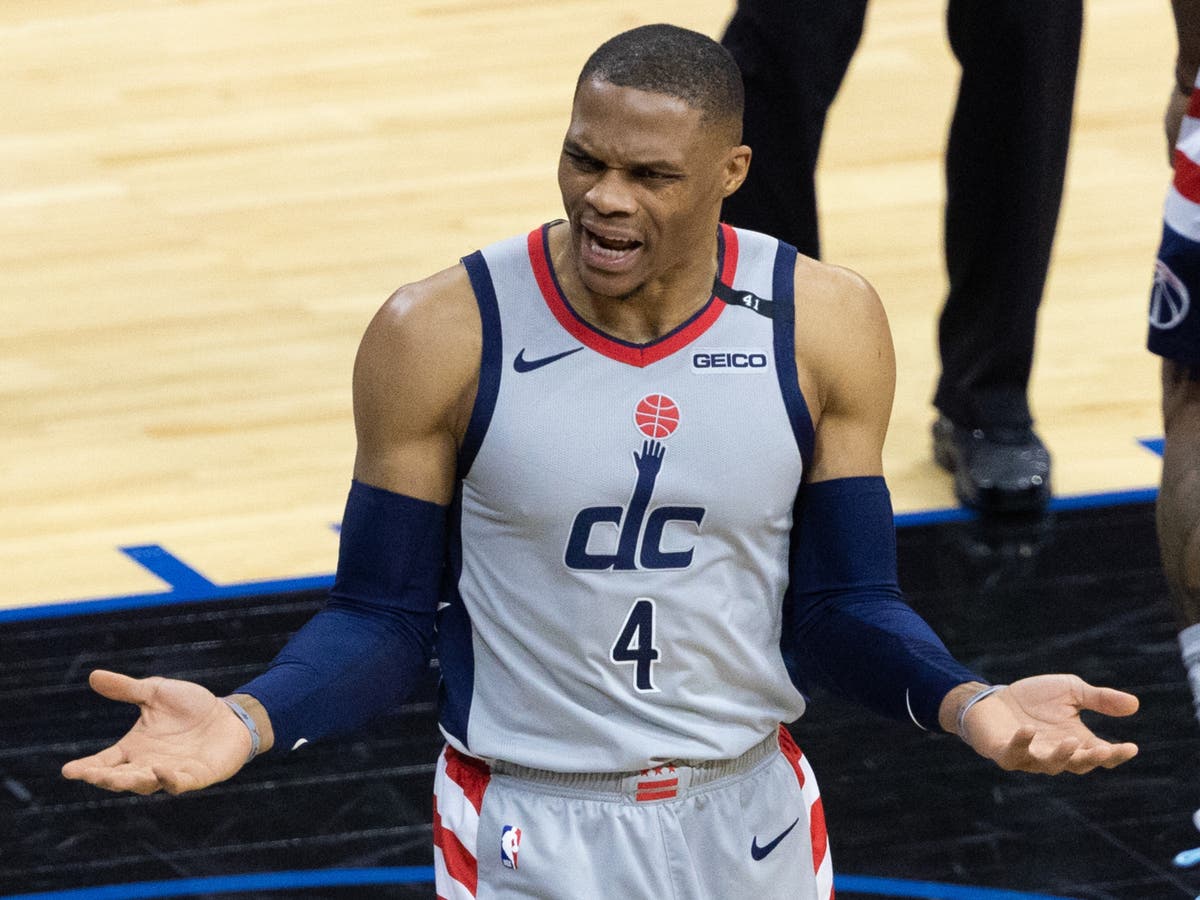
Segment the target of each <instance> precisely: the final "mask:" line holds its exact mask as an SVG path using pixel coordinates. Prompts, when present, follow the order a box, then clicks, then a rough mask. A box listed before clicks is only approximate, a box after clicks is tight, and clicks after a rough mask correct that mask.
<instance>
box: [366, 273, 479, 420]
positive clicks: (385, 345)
mask: <svg viewBox="0 0 1200 900" xmlns="http://www.w3.org/2000/svg"><path fill="white" fill-rule="evenodd" d="M482 345H483V337H482V327H481V325H480V319H479V309H478V306H477V304H476V302H475V295H474V292H473V291H472V290H471V284H470V280H469V279H468V277H467V274H466V271H465V270H464V268H463V267H462V265H457V266H452V267H450V268H448V269H443V270H442V271H440V272H437V273H435V274H433V275H431V276H429V277H428V278H423V279H421V280H420V281H415V282H412V283H411V284H406V285H404V286H402V287H400V288H399V289H397V290H396V291H395V292H394V293H393V294H392V295H391V296H390V297H388V299H387V300H386V301H385V302H384V304H383V305H382V306H381V307H380V308H379V310H378V312H376V313H375V316H374V318H373V319H372V320H371V323H370V324H369V325H368V326H367V329H366V332H365V333H364V334H363V338H362V342H361V343H360V345H359V349H358V357H357V360H356V362H355V385H356V390H357V391H358V392H359V393H360V394H362V395H363V396H368V395H378V397H379V399H380V400H381V402H382V401H384V400H386V396H388V395H393V394H396V395H407V394H410V393H414V392H415V393H421V394H424V395H427V396H428V397H429V398H430V399H432V400H437V399H438V398H442V399H444V400H445V401H446V402H447V403H452V402H457V401H458V399H459V398H461V397H462V396H465V395H466V394H467V393H469V391H470V389H471V386H472V385H473V384H474V382H475V379H477V378H478V374H479V359H480V352H481V348H482Z"/></svg>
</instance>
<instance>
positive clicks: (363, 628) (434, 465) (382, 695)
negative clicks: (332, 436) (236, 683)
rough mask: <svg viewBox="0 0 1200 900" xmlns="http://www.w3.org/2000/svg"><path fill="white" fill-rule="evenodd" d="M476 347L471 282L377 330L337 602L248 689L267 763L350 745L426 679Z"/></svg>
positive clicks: (431, 296)
mask: <svg viewBox="0 0 1200 900" xmlns="http://www.w3.org/2000/svg"><path fill="white" fill-rule="evenodd" d="M479 347H480V334H479V321H478V317H477V314H476V312H475V304H474V298H473V295H472V294H471V291H470V287H469V284H468V282H467V279H466V276H465V273H464V272H463V271H462V270H461V268H456V269H450V270H447V271H445V272H442V273H439V274H438V275H435V276H433V277H432V278H430V279H427V280H426V281H423V282H420V283H418V284H415V285H410V286H408V287H406V288H402V289H401V290H400V291H397V292H396V294H394V295H393V296H392V297H391V298H390V299H389V300H388V302H387V303H386V304H385V305H384V306H383V308H382V309H380V311H379V312H378V313H377V314H376V316H375V318H374V319H373V320H372V322H371V324H370V326H369V327H368V328H367V331H366V333H365V335H364V337H363V340H362V344H361V346H360V348H359V353H358V358H357V360H356V363H355V370H354V419H355V429H356V433H357V437H358V450H357V454H356V457H355V464H354V477H355V483H354V485H353V487H352V488H351V494H350V499H349V500H348V502H347V510H346V516H345V518H344V520H343V524H342V528H343V530H342V540H341V549H340V552H339V557H338V571H337V578H336V580H335V582H334V586H333V588H332V589H331V591H330V598H329V601H328V603H327V605H326V606H325V608H324V609H323V610H322V611H321V612H319V613H318V614H317V615H316V616H314V617H313V619H312V620H311V621H310V622H309V623H308V624H306V625H305V626H304V628H302V629H301V630H300V631H299V632H298V633H297V634H296V635H295V637H293V638H292V640H291V641H290V642H289V643H288V644H287V646H286V647H284V649H283V650H282V651H281V652H280V653H279V655H278V656H277V657H276V659H275V660H274V661H273V662H272V664H271V667H270V668H269V669H268V670H267V671H266V672H265V673H263V675H261V676H259V677H258V678H256V679H254V681H252V682H250V683H249V684H247V685H245V686H243V687H242V688H240V689H239V694H240V695H245V696H248V697H251V698H253V699H254V701H257V702H251V703H249V704H245V705H246V706H247V709H248V711H249V712H250V714H251V715H252V716H253V717H254V718H255V721H256V722H257V723H258V725H259V729H260V732H261V733H262V737H263V741H262V744H263V749H264V750H265V749H268V748H270V747H271V746H272V745H273V744H275V743H276V742H277V741H278V742H279V744H280V746H281V749H289V748H290V747H291V746H293V745H294V744H295V743H296V742H297V741H299V740H301V739H304V740H316V739H318V738H321V737H325V736H328V735H330V734H338V733H344V732H347V731H351V730H353V729H355V728H357V727H359V726H361V725H363V724H365V723H366V722H368V721H369V720H370V719H372V718H373V717H375V716H376V715H378V714H380V713H381V712H383V711H385V710H386V709H388V708H390V707H392V706H394V705H395V704H396V703H398V702H401V701H402V700H403V698H404V697H405V696H407V695H408V693H410V691H411V689H412V688H413V686H414V685H415V683H416V682H417V681H418V680H419V679H420V677H421V676H422V675H423V673H424V671H425V667H426V666H427V665H428V661H429V656H430V652H431V647H432V639H433V628H434V619H435V615H436V601H437V596H438V590H439V583H440V578H441V569H442V562H443V553H444V533H443V532H444V507H445V505H446V504H447V503H448V502H449V501H450V498H451V496H452V493H453V485H454V473H455V459H456V454H457V449H458V445H459V442H460V441H461V438H462V434H463V432H464V430H465V426H466V421H467V419H469V416H470V408H471V403H472V402H473V399H474V390H475V383H476V379H477V372H478V360H479Z"/></svg>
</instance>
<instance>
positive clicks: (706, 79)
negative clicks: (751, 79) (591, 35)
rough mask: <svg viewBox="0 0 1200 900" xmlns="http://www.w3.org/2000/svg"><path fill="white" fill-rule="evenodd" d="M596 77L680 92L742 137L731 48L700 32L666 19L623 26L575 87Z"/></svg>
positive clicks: (740, 93)
mask: <svg viewBox="0 0 1200 900" xmlns="http://www.w3.org/2000/svg"><path fill="white" fill-rule="evenodd" d="M592 80H597V81H605V82H607V83H609V84H613V85H616V86H617V87H629V88H635V89H637V90H639V91H649V92H651V93H656V94H666V95H667V96H669V97H676V98H678V99H680V100H682V101H684V102H685V103H686V104H688V106H690V107H692V108H693V109H698V110H700V113H701V116H702V117H703V118H704V119H705V120H707V121H714V122H728V123H729V124H730V125H731V126H733V129H734V141H735V143H736V142H738V141H740V140H741V133H742V111H743V108H744V105H745V92H744V89H743V87H742V74H741V72H740V71H739V70H738V66H737V62H736V61H735V60H734V58H733V56H732V55H730V53H729V51H728V50H726V49H725V48H724V47H722V46H721V45H720V44H718V43H717V42H716V41H714V40H713V39H712V38H710V37H708V36H707V35H704V34H701V33H700V32H698V31H690V30H689V29H687V28H680V27H679V26H677V25H666V24H659V25H642V26H640V27H638V28H633V29H630V30H629V31H624V32H622V33H621V34H618V35H616V36H615V37H612V38H609V39H608V40H607V41H605V42H604V43H603V44H601V45H600V46H599V47H598V48H596V51H595V52H594V53H593V54H592V55H591V56H590V57H588V61H587V62H585V63H584V64H583V70H582V71H581V72H580V73H579V80H578V81H577V82H576V84H575V89H576V91H578V90H579V86H580V85H582V84H583V83H584V82H585V81H592Z"/></svg>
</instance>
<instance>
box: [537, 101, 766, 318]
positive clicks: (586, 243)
mask: <svg viewBox="0 0 1200 900" xmlns="http://www.w3.org/2000/svg"><path fill="white" fill-rule="evenodd" d="M748 161H749V151H748V150H747V149H746V148H745V147H741V148H737V147H733V146H731V141H730V134H729V131H728V129H723V128H719V127H715V126H713V125H712V124H711V123H703V124H702V122H701V113H700V111H699V110H696V109H693V108H692V107H690V106H689V105H688V104H687V103H685V102H684V101H683V100H680V99H678V98H676V97H671V96H668V95H666V94H658V93H650V92H647V91H640V90H637V89H635V88H628V87H617V86H616V85H612V84H609V83H608V82H605V81H596V80H593V81H588V82H585V83H583V84H581V85H580V86H579V90H578V92H577V93H576V95H575V105H574V107H573V108H572V111H571V124H570V126H569V127H568V129H567V134H566V137H565V138H564V139H563V151H562V156H561V158H560V159H559V164H558V185H559V189H560V190H561V191H562V197H563V206H564V208H565V209H566V213H567V219H568V221H569V222H570V225H571V240H572V251H571V257H572V260H573V262H574V264H575V268H576V272H577V273H578V275H579V277H580V279H581V280H582V281H583V284H584V285H585V286H586V287H587V288H588V290H590V291H592V292H593V293H595V294H598V295H601V296H606V297H628V296H630V295H632V294H634V293H636V292H637V291H638V290H639V289H641V288H642V287H644V286H646V285H647V284H650V283H652V282H654V281H656V280H658V279H662V278H666V279H669V278H670V276H671V273H672V272H673V271H676V270H679V269H681V268H683V267H685V266H688V265H697V264H703V265H707V264H708V263H709V261H708V260H707V259H705V258H704V255H703V254H704V253H705V252H706V249H705V248H709V247H711V246H712V240H713V237H714V235H715V232H716V225H717V221H718V219H719V216H720V208H721V200H722V199H723V198H724V197H725V196H726V195H727V194H729V193H732V192H733V190H734V189H736V187H737V186H738V185H739V184H741V182H742V179H743V178H744V177H745V169H746V165H747V164H748Z"/></svg>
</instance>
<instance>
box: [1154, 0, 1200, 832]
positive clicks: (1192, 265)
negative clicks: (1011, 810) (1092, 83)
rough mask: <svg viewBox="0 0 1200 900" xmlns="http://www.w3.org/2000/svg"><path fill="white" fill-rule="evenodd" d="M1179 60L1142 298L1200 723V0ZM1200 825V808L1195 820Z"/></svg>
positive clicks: (1176, 577)
mask: <svg viewBox="0 0 1200 900" xmlns="http://www.w3.org/2000/svg"><path fill="white" fill-rule="evenodd" d="M1172 7H1173V8H1174V12H1175V31H1176V35H1177V37H1178V47H1179V53H1178V56H1177V59H1176V63H1175V86H1174V87H1173V88H1172V90H1171V98H1170V100H1169V101H1168V103H1167V112H1166V117H1165V124H1166V131H1167V146H1168V150H1169V151H1173V153H1172V159H1171V164H1172V165H1173V166H1174V168H1175V178H1174V181H1173V183H1172V185H1171V187H1170V189H1169V190H1168V192H1167V201H1166V208H1165V211H1164V215H1163V237H1162V244H1161V245H1160V247H1159V250H1158V263H1157V266H1156V267H1155V276H1154V289H1153V291H1152V292H1151V298H1150V337H1149V342H1148V343H1149V347H1150V350H1151V351H1153V352H1154V353H1157V354H1158V355H1159V356H1161V357H1163V364H1162V391H1163V396H1162V400H1163V428H1164V433H1165V435H1166V444H1165V447H1164V451H1163V472H1162V486H1161V489H1160V490H1159V495H1158V508H1157V513H1158V543H1159V549H1160V551H1161V553H1162V560H1163V568H1164V571H1165V573H1166V576H1167V584H1168V586H1169V587H1170V592H1171V600H1172V602H1173V604H1174V606H1175V611H1176V614H1177V617H1178V620H1179V624H1180V626H1181V627H1182V629H1183V630H1182V631H1180V633H1179V647H1180V651H1181V652H1182V655H1183V664H1184V666H1185V667H1186V669H1187V672H1188V681H1189V682H1190V684H1191V687H1192V697H1193V700H1194V703H1195V709H1196V715H1197V717H1198V718H1200V310H1197V309H1196V303H1197V302H1200V93H1197V92H1196V91H1195V90H1194V86H1195V85H1196V83H1197V68H1198V67H1200V0H1174V2H1173V3H1172ZM1196 827H1197V828H1200V811H1198V812H1197V814H1196Z"/></svg>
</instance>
